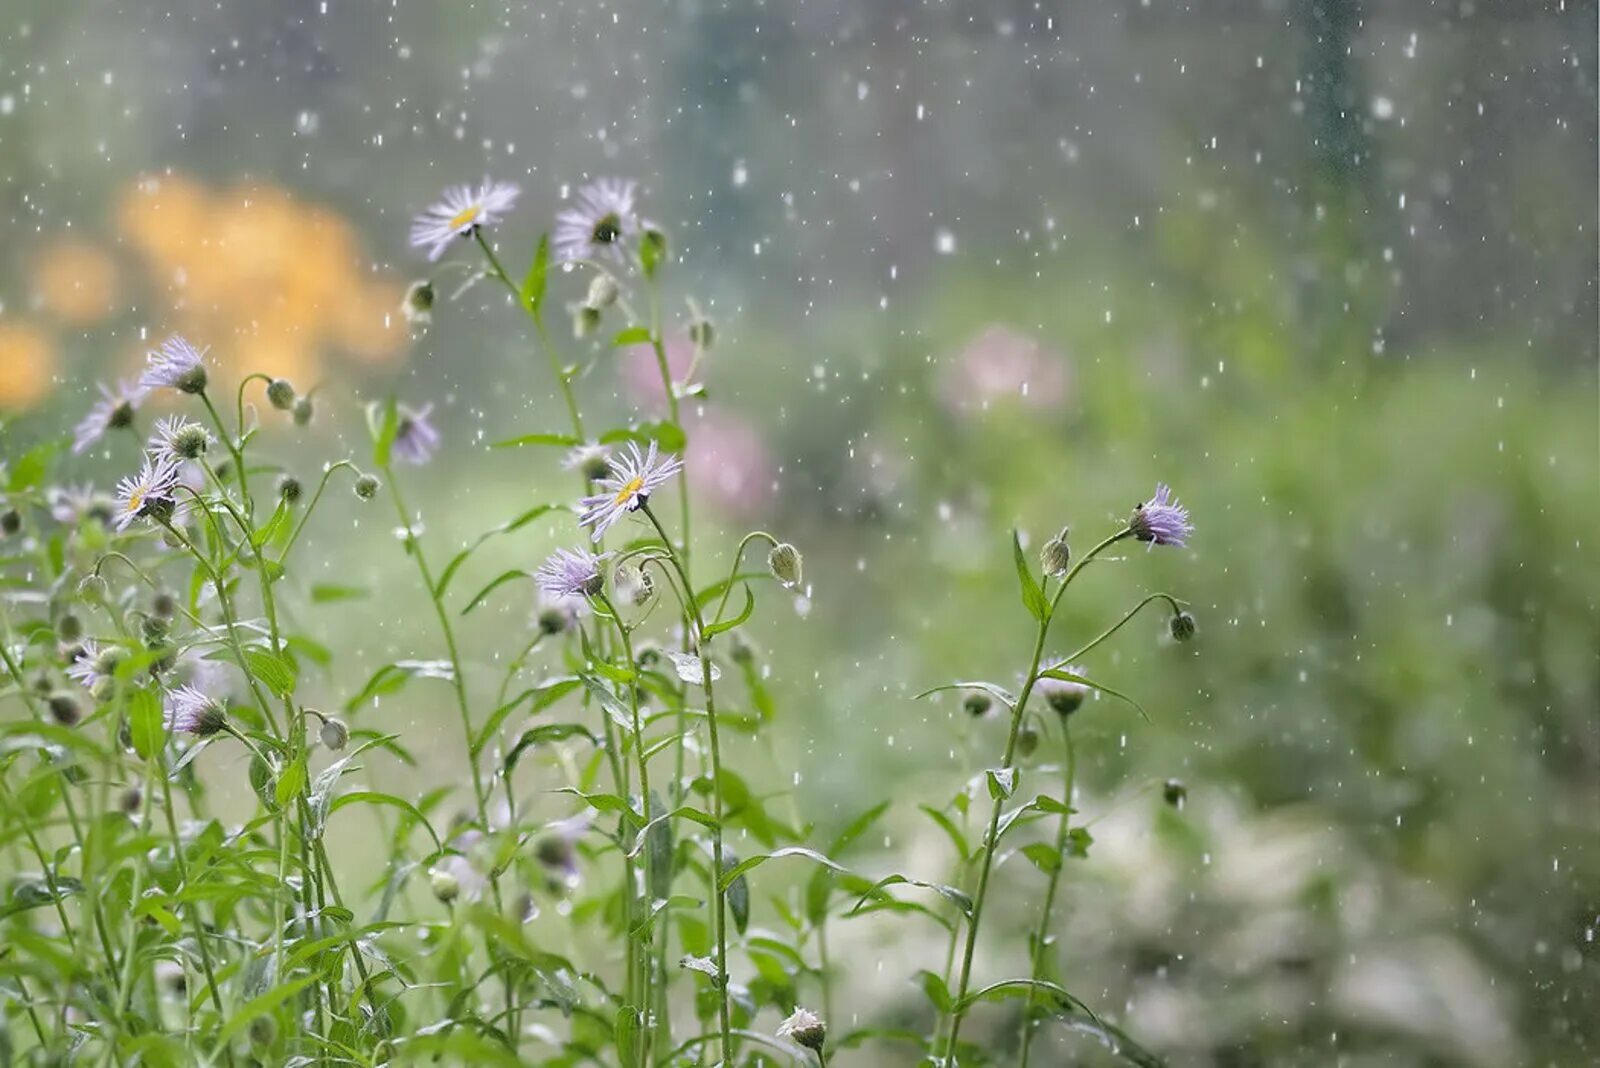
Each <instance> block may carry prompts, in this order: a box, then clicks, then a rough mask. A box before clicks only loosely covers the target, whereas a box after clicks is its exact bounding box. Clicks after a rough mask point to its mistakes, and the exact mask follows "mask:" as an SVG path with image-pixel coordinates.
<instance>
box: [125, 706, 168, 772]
mask: <svg viewBox="0 0 1600 1068" xmlns="http://www.w3.org/2000/svg"><path fill="white" fill-rule="evenodd" d="M128 733H129V734H131V735H132V736H133V751H134V752H135V753H138V754H139V755H140V756H141V757H143V758H144V759H146V760H150V759H152V758H153V757H154V756H155V755H156V754H157V753H159V752H161V747H162V746H163V745H164V744H166V725H165V724H164V723H163V722H162V718H161V698H159V697H157V696H156V695H155V693H154V692H152V691H150V690H135V691H134V692H133V693H132V694H130V695H129V696H128Z"/></svg>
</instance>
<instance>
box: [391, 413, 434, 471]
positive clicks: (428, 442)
mask: <svg viewBox="0 0 1600 1068" xmlns="http://www.w3.org/2000/svg"><path fill="white" fill-rule="evenodd" d="M431 411H433V405H431V404H427V405H424V406H423V407H422V408H421V410H413V409H411V408H407V407H406V406H405V405H401V406H400V410H399V416H400V422H399V425H398V426H397V427H396V428H395V432H394V446H393V450H394V454H395V455H396V456H398V457H399V458H400V459H402V460H404V461H405V462H406V463H408V464H418V465H421V464H425V463H427V462H428V461H429V460H431V459H433V454H434V453H436V452H438V451H439V442H440V440H441V439H440V437H439V431H438V430H436V429H435V428H434V425H433V423H431V422H429V420H428V413H429V412H431Z"/></svg>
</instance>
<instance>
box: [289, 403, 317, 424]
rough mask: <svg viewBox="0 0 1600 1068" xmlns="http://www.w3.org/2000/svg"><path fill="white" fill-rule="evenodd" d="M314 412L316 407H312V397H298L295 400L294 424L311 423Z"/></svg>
mask: <svg viewBox="0 0 1600 1068" xmlns="http://www.w3.org/2000/svg"><path fill="white" fill-rule="evenodd" d="M314 412H315V409H313V408H312V407H311V398H310V397H296V398H295V402H294V411H293V413H292V415H293V417H294V425H295V426H309V425H310V423H311V416H312V415H313V414H314Z"/></svg>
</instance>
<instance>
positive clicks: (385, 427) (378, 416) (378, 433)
mask: <svg viewBox="0 0 1600 1068" xmlns="http://www.w3.org/2000/svg"><path fill="white" fill-rule="evenodd" d="M367 431H368V432H369V433H370V434H371V435H372V462H373V463H375V464H377V465H378V466H379V467H388V466H389V453H390V451H391V450H392V449H393V448H394V437H395V435H396V434H398V433H399V432H400V409H399V408H398V407H397V406H396V405H395V402H394V398H393V397H389V398H388V399H387V400H383V401H374V402H373V403H372V404H369V405H367Z"/></svg>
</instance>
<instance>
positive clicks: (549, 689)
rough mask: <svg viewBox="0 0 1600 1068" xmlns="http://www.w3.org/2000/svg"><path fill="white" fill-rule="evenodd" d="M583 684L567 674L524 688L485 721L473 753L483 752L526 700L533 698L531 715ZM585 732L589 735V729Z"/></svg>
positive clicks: (575, 677) (473, 742)
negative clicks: (509, 717) (502, 725)
mask: <svg viewBox="0 0 1600 1068" xmlns="http://www.w3.org/2000/svg"><path fill="white" fill-rule="evenodd" d="M582 685H583V683H582V682H580V681H579V680H578V678H577V676H575V675H566V676H563V677H561V678H558V679H546V680H545V681H544V682H541V683H540V684H539V685H537V686H534V687H531V688H529V689H526V690H523V691H522V692H521V693H519V694H518V695H517V696H516V697H514V698H512V699H511V700H509V701H507V702H506V703H505V704H503V705H501V706H500V707H499V708H497V709H495V710H494V711H493V712H492V713H490V715H489V718H488V719H487V720H485V721H484V724H483V726H482V727H481V728H480V729H479V730H478V736H477V737H476V738H474V739H473V741H472V753H473V755H474V756H476V755H477V754H479V753H481V752H483V747H484V746H486V745H488V744H489V739H490V738H492V737H494V734H495V732H496V731H498V730H499V729H500V726H501V724H503V723H505V721H506V717H508V716H510V715H511V713H512V712H514V711H516V709H517V707H518V706H519V705H521V704H522V703H523V702H524V701H528V700H529V699H530V698H532V700H531V702H530V704H529V707H528V714H529V715H530V716H531V715H536V714H538V713H539V712H541V711H543V710H544V709H546V708H549V707H550V706H551V705H553V704H555V703H556V702H557V701H559V700H561V699H562V698H563V697H565V696H566V695H567V694H569V693H571V692H572V691H573V690H576V689H577V688H578V687H579V686H582ZM551 726H571V724H565V725H563V724H551ZM583 733H584V734H586V735H589V732H588V731H587V730H585V731H584V732H583ZM589 737H590V738H591V739H592V738H593V737H594V736H593V735H589ZM523 738H524V740H526V738H527V735H526V734H525V735H523ZM518 744H519V745H521V744H522V743H521V742H519V743H518ZM506 759H507V761H508V763H509V762H510V758H509V757H507V758H506Z"/></svg>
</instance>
